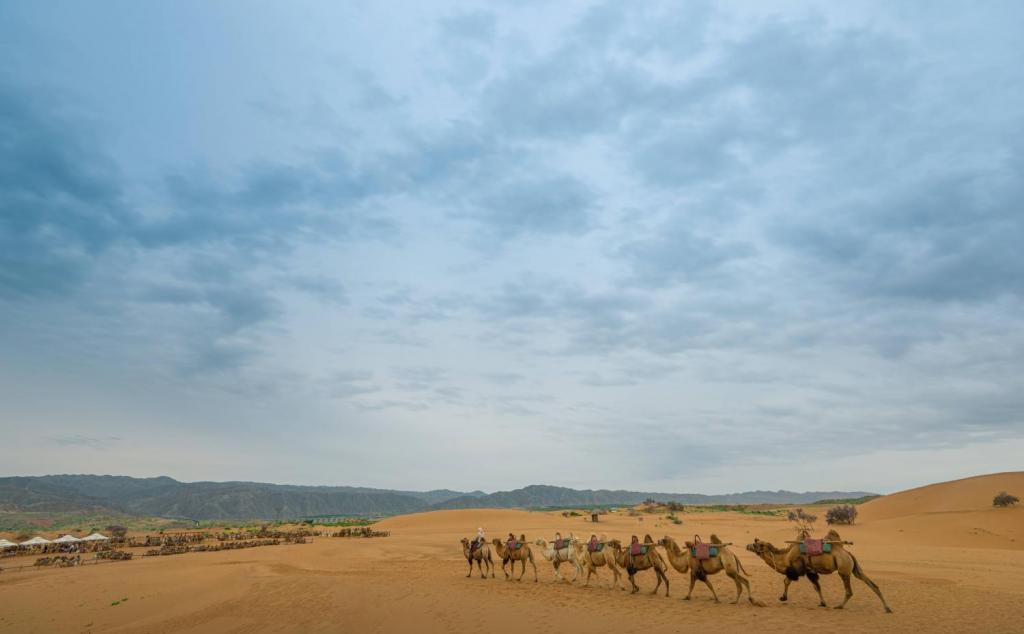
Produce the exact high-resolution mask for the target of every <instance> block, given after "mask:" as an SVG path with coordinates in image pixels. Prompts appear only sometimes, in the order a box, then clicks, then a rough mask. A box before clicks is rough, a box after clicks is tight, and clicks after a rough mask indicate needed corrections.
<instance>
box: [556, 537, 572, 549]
mask: <svg viewBox="0 0 1024 634" xmlns="http://www.w3.org/2000/svg"><path fill="white" fill-rule="evenodd" d="M568 547H569V540H568V539H556V540H555V550H562V549H563V548H568Z"/></svg>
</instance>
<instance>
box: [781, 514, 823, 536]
mask: <svg viewBox="0 0 1024 634" xmlns="http://www.w3.org/2000/svg"><path fill="white" fill-rule="evenodd" d="M786 519H788V520H789V521H790V522H793V523H794V524H796V529H797V530H798V531H811V530H814V523H815V522H816V521H818V516H817V515H811V514H810V513H808V512H807V511H805V510H803V509H794V510H792V511H790V512H789V514H788V515H787V516H786Z"/></svg>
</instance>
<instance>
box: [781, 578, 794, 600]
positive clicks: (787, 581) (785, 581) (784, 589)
mask: <svg viewBox="0 0 1024 634" xmlns="http://www.w3.org/2000/svg"><path fill="white" fill-rule="evenodd" d="M782 582H783V584H784V585H783V586H782V596H781V597H779V601H788V600H789V584H791V583H793V580H792V579H790V578H789V577H783V579H782Z"/></svg>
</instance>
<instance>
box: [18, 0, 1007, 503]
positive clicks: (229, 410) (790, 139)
mask: <svg viewBox="0 0 1024 634" xmlns="http://www.w3.org/2000/svg"><path fill="white" fill-rule="evenodd" d="M1021 24H1024V6H1022V5H1021V4H1020V3H1017V2H985V3H974V4H971V5H970V6H967V5H964V4H963V3H956V2H924V1H922V2H902V3H891V2H877V3H874V2H859V3H833V2H798V1H764V2H760V1H759V2H707V3H702V2H644V3H623V2H605V3H591V2H576V1H572V2H569V1H567V2H557V3H543V2H486V3H478V4H474V3H465V2H430V3H412V2H359V1H353V2H346V3H339V2H327V1H325V2H308V1H298V2H287V3H284V2H282V3H269V2H267V3H251V2H241V1H220V2H206V1H198V0H185V1H182V2H144V3H140V2H134V1H120V2H118V1H112V0H110V1H107V0H104V1H101V2H92V3H83V2H60V1H53V2H32V1H28V0H6V1H3V2H0V59H3V60H4V61H3V63H2V64H0V434H2V437H3V440H2V442H0V475H40V474H47V473H110V474H124V475H133V476H156V475H169V476H172V477H175V478H178V479H181V480H186V481H193V480H254V481H262V482H281V483H294V484H332V485H333V484H337V485H359V486H376V487H385V488H401V489H431V488H441V487H447V488H453V489H458V490H472V489H483V490H487V491H493V490H507V489H512V488H516V487H520V486H524V485H527V484H533V483H544V484H554V485H562V486H572V487H577V488H629V489H639V490H651V491H666V492H701V493H722V492H731V491H742V490H750V489H779V488H786V489H792V490H800V491H803V490H829V489H837V490H867V491H877V492H883V493H884V492H890V491H894V490H899V489H902V488H907V487H911V486H917V485H921V484H925V483H929V482H935V481H941V480H948V479H953V478H957V477H963V476H967V475H973V474H979V473H988V472H995V471H1006V470H1019V469H1022V468H1024V460H1022V459H1021V456H1022V455H1024V328H1022V326H1024V318H1022V315H1024V247H1022V245H1024V170H1022V165H1024V65H1022V64H1020V60H1021V59H1022V58H1024V41H1022V39H1021V37H1020V25H1021Z"/></svg>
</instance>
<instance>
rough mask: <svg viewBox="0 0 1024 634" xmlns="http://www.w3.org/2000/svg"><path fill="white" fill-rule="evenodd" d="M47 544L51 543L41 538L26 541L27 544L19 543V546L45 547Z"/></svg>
mask: <svg viewBox="0 0 1024 634" xmlns="http://www.w3.org/2000/svg"><path fill="white" fill-rule="evenodd" d="M49 543H51V542H50V540H48V539H43V538H42V537H33V538H32V539H30V540H28V541H27V542H21V545H22V546H45V545H47V544H49Z"/></svg>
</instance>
